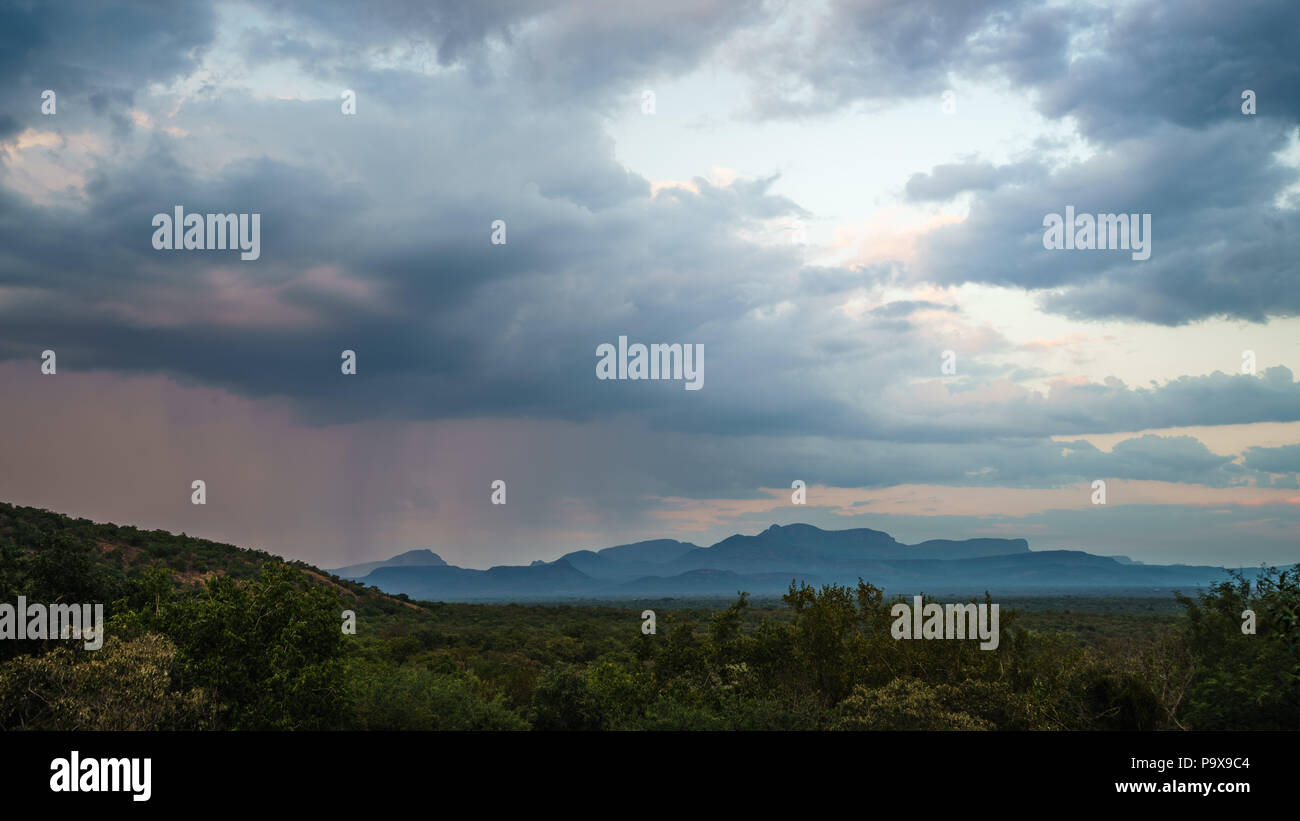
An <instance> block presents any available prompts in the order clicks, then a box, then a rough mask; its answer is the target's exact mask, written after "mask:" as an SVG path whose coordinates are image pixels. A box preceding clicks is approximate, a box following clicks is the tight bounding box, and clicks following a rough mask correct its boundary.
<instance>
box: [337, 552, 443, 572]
mask: <svg viewBox="0 0 1300 821" xmlns="http://www.w3.org/2000/svg"><path fill="white" fill-rule="evenodd" d="M446 566H447V563H446V562H445V561H443V559H442V557H441V556H439V555H438V554H437V553H434V552H433V551H432V550H428V549H427V548H426V549H422V550H408V551H406V552H405V553H399V554H397V555H396V556H394V557H393V558H391V559H386V560H384V561H382V562H362V563H361V564H350V565H348V566H346V567H336V568H334V569H333V570H327V571H325V572H327V573H333V574H334V575H335V576H338V577H339V578H340V579H360V578H362V577H363V576H365V575H366V574H368V573H371V572H373V571H375V570H378V569H379V568H381V567H446Z"/></svg>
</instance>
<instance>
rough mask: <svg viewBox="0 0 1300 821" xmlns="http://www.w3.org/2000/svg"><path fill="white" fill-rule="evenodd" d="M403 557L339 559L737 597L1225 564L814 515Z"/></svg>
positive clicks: (453, 585)
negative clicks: (1156, 559)
mask: <svg viewBox="0 0 1300 821" xmlns="http://www.w3.org/2000/svg"><path fill="white" fill-rule="evenodd" d="M412 552H415V551H412ZM425 552H426V553H427V552H428V551H425ZM407 555H409V554H403V556H407ZM429 555H432V556H434V557H435V558H437V556H436V554H432V553H430V554H429ZM398 558H401V557H394V559H391V560H389V561H387V562H377V563H375V562H372V563H367V564H363V565H353V566H352V567H350V568H344V569H347V570H353V571H356V570H357V569H358V568H365V567H367V565H375V566H374V567H373V568H372V569H371V570H370V571H369V572H367V573H366V574H364V575H361V576H349V577H346V578H353V579H355V580H357V581H360V582H363V583H365V584H370V585H374V586H375V587H378V588H379V589H380V590H382V591H384V592H385V593H389V594H398V593H405V594H406V595H408V596H410V597H412V598H416V599H426V600H447V601H473V600H494V599H548V598H636V597H646V596H656V597H661V596H680V595H693V596H734V595H736V593H737V592H738V591H740V590H745V591H747V592H749V593H752V594H756V595H757V594H774V593H783V592H785V590H786V589H787V588H788V587H789V584H790V582H791V581H805V582H808V583H809V584H825V583H830V582H835V583H841V584H854V583H856V582H857V580H858V578H862V579H864V580H866V581H870V582H871V583H873V584H875V585H877V586H878V587H884V588H885V589H887V590H890V591H891V592H902V591H912V592H916V591H920V590H922V589H925V590H927V591H934V590H935V589H936V588H942V589H944V590H958V589H960V590H971V591H974V590H981V591H982V590H985V589H987V590H990V591H997V590H1003V591H1012V590H1015V591H1021V592H1029V591H1044V592H1046V591H1059V590H1080V589H1087V588H1113V589H1134V588H1148V589H1151V588H1154V589H1162V588H1172V587H1181V588H1184V589H1190V588H1195V587H1203V586H1206V585H1209V584H1212V583H1214V582H1216V581H1219V580H1221V579H1223V578H1226V576H1227V571H1226V570H1225V569H1224V568H1221V567H1211V566H1190V565H1149V564H1142V563H1141V562H1134V561H1132V560H1131V559H1129V558H1128V557H1115V558H1112V557H1107V556H1097V555H1093V554H1091V553H1086V552H1083V551H1078V550H1048V551H1040V552H1034V551H1031V550H1030V549H1029V543H1028V541H1026V540H1025V539H1000V538H977V539H964V540H951V539H931V540H928V541H924V542H920V543H919V544H914V545H908V544H903V543H902V542H899V541H897V540H896V539H894V537H893V536H890V535H889V534H888V533H885V532H883V531H879V530H871V529H868V528H854V529H848V530H822V529H821V528H819V527H815V526H813V525H808V524H791V525H772V526H771V527H769V528H767V529H766V530H764V531H762V532H761V533H758V534H756V535H753V536H746V535H742V534H737V535H734V536H729V537H727V538H725V539H723V540H722V541H720V542H717V543H716V544H713V545H711V546H709V547H700V546H699V545H695V544H692V543H690V542H679V541H675V540H673V539H652V540H649V541H644V542H634V543H632V544H624V545H616V546H614V547H607V548H604V549H602V550H594V551H593V550H577V551H573V552H571V553H566V554H564V555H563V556H561V557H560V558H559V559H556V560H555V561H551V562H544V561H533V562H532V563H531V564H529V565H506V566H498V567H492V568H489V569H488V570H471V569H467V568H461V567H455V566H452V565H447V564H446V563H445V562H442V560H441V559H440V558H439V559H438V561H439V562H440V564H437V565H434V564H419V563H413V562H409V561H404V562H398V561H396V559H398ZM339 575H342V574H339Z"/></svg>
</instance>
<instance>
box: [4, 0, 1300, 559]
mask: <svg viewBox="0 0 1300 821" xmlns="http://www.w3.org/2000/svg"><path fill="white" fill-rule="evenodd" d="M1298 41H1300V6H1297V5H1296V4H1294V3H1290V2H1273V1H1271V0H1268V1H1266V0H1243V2H1237V3H1231V4H1227V3H1199V2H1190V3H1177V4H1175V3H1168V2H1148V1H1147V0H1135V1H1134V2H1102V3H1049V4H1046V5H1044V4H1042V3H1029V2H1005V1H1003V0H972V2H935V0H908V2H894V1H893V0H885V1H882V0H848V1H846V2H820V3H784V2H724V1H723V0H692V1H691V2H682V1H681V0H661V1H660V2H656V3H641V2H636V3H627V4H606V3H594V2H564V0H538V1H537V2H532V1H531V0H530V1H528V2H512V3H504V2H484V3H473V4H464V3H453V2H438V1H437V0H435V1H434V2H426V1H425V0H420V2H416V1H415V0H410V1H409V2H408V0H381V1H379V2H374V3H370V4H367V7H366V13H365V14H357V13H356V12H355V9H354V8H352V7H350V6H349V7H344V6H342V5H339V4H333V3H321V2H298V1H297V0H283V1H282V2H265V3H224V2H216V3H213V2H199V1H197V0H183V1H182V2H175V3H169V4H166V5H165V6H162V7H159V6H157V5H155V4H145V3H126V2H104V3H95V4H92V5H87V6H80V7H76V6H70V5H69V6H66V7H62V8H60V7H57V6H53V5H51V6H43V5H37V6H30V5H29V4H25V3H14V2H0V500H4V501H7V502H11V503H15V504H23V505H33V506H37V507H43V508H48V509H52V510H57V511H60V512H64V513H68V514H71V515H77V516H84V517H86V518H90V519H94V520H96V521H111V522H116V523H118V524H131V525H135V526H138V527H144V528H163V529H166V530H170V531H174V532H185V533H188V534H189V535H193V536H201V537H205V538H210V539H216V540H219V541H226V542H231V543H234V544H238V545H241V546H246V547H257V548H260V549H264V550H268V551H271V552H273V553H277V554H280V555H284V556H288V557H292V558H297V559H303V560H305V561H308V562H311V563H314V564H317V565H319V566H324V567H335V566H340V565H343V564H350V563H355V562H361V561H369V560H374V559H381V558H386V557H388V556H391V555H394V554H396V553H400V552H403V551H405V550H410V549H414V548H429V549H432V550H434V551H435V552H437V553H439V554H440V555H441V556H443V558H444V559H446V560H447V561H448V562H450V563H453V564H457V565H461V566H464V567H475V568H485V567H489V566H492V565H499V564H516V563H527V562H528V561H530V560H533V559H539V558H540V559H551V558H555V557H557V556H559V555H561V554H563V553H565V552H568V551H570V550H577V549H583V548H592V549H598V548H600V547H605V546H609V545H615V544H621V543H627V542H632V541H637V540H641V539H651V538H674V539H680V540H683V541H689V542H694V543H696V544H700V545H708V544H711V543H713V542H715V541H717V540H719V539H721V538H724V537H726V536H728V535H731V534H733V533H756V532H758V531H760V530H763V529H765V528H766V527H768V526H769V525H771V524H773V523H777V524H789V523H793V522H808V523H812V524H815V525H818V526H821V527H825V528H834V529H840V528H849V527H869V528H874V529H878V530H884V531H886V532H888V533H890V534H891V535H893V536H895V537H896V538H898V539H899V540H901V541H904V542H918V541H922V540H925V539H931V538H973V537H982V536H1004V537H1007V538H1025V539H1028V540H1029V543H1030V547H1031V548H1032V549H1036V550H1044V549H1076V550H1087V551H1090V552H1093V553H1099V554H1103V555H1127V556H1130V557H1132V558H1134V559H1137V560H1140V561H1147V562H1158V563H1188V564H1215V565H1226V566H1233V567H1250V566H1258V565H1259V564H1260V563H1271V564H1278V563H1283V562H1294V561H1297V560H1300V482H1298V474H1300V383H1297V381H1296V380H1297V370H1300V316H1298V314H1300V283H1298V282H1297V262H1296V260H1297V259H1298V258H1300V230H1297V229H1300V62H1298V61H1296V60H1295V58H1294V50H1295V44H1296V42H1298ZM46 91H52V92H53V95H52V97H51V95H46V94H45V92H46ZM1247 92H1249V93H1247ZM51 101H52V102H53V106H52V107H51V106H50V105H49V103H50V102H51ZM349 106H351V107H352V113H349V112H348V111H347V110H346V109H348V108H349ZM51 108H52V110H51ZM1248 109H1249V110H1248ZM177 206H181V207H183V209H184V212H185V213H198V214H208V213H222V214H225V213H235V214H258V215H260V254H259V255H258V256H257V258H256V259H248V260H245V259H241V256H240V254H239V252H238V251H231V250H200V249H188V250H179V249H166V248H163V249H159V248H157V247H155V246H156V242H155V241H154V237H155V227H154V226H155V223H154V219H155V215H158V214H166V215H171V214H172V213H173V209H174V208H175V207H177ZM1067 207H1068V208H1071V209H1072V211H1073V212H1075V213H1078V214H1133V215H1139V216H1140V215H1149V217H1150V220H1151V228H1150V234H1149V239H1150V257H1149V258H1147V259H1134V258H1133V257H1134V256H1135V255H1134V254H1132V253H1130V251H1129V250H1122V249H1091V250H1089V249H1068V248H1059V249H1058V248H1051V247H1048V246H1049V245H1050V244H1051V243H1049V242H1046V241H1045V231H1046V229H1045V227H1044V226H1045V224H1046V220H1047V218H1048V216H1049V215H1052V214H1065V213H1066V209H1067ZM498 221H499V222H498ZM620 337H626V338H627V341H628V344H629V345H630V344H633V343H638V342H639V343H643V344H650V343H661V344H681V345H683V346H691V348H690V349H693V350H697V351H698V350H702V351H703V358H702V362H703V365H702V370H701V371H700V373H699V376H698V389H687V388H688V386H687V384H686V383H687V381H688V380H685V379H659V380H646V379H619V378H613V379H604V378H600V376H601V368H600V363H601V361H602V358H603V354H600V353H599V351H601V350H602V348H601V346H603V345H611V346H617V345H618V343H619V339H620ZM695 346H702V348H699V347H695ZM46 351H53V352H54V354H55V365H54V369H53V370H54V372H53V373H47V372H45V371H46V370H48V367H47V357H46V355H45V352H46ZM344 351H352V352H354V354H355V363H356V367H355V373H344V370H345V369H344V367H343V365H342V364H341V363H342V360H343V352H344ZM195 480H201V481H203V482H204V486H205V494H206V496H205V503H204V504H201V505H199V504H193V490H192V488H193V484H192V483H193V482H194V481H195ZM498 481H499V482H503V483H504V487H505V503H504V504H494V503H493V496H494V491H493V483H494V482H498ZM795 482H802V483H803V484H804V486H805V493H806V496H805V498H804V499H803V501H802V503H796V499H795V498H794V491H793V490H792V486H793V483H795ZM1098 482H1102V483H1104V485H1103V486H1102V487H1104V503H1099V501H1098V500H1099V496H1098V490H1097V488H1098V487H1099V486H1098V485H1097V484H1096V483H1098ZM500 500H501V499H500V495H497V498H496V501H500Z"/></svg>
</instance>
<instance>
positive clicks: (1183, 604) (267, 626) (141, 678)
mask: <svg viewBox="0 0 1300 821" xmlns="http://www.w3.org/2000/svg"><path fill="white" fill-rule="evenodd" d="M19 595H24V596H26V597H27V598H28V600H29V601H37V602H42V603H50V602H56V601H58V602H78V603H91V602H104V603H106V605H107V607H106V611H107V613H108V614H109V621H108V626H107V630H106V639H105V642H104V646H103V648H102V649H100V650H97V651H87V650H84V649H83V648H82V646H81V644H80V643H78V642H69V641H52V640H35V641H16V640H9V641H0V727H3V728H10V729H12V728H30V729H209V728H210V729H420V730H424V729H457V730H466V729H492V730H515V729H518V730H524V729H530V728H531V729H539V730H555V729H569V730H596V729H670V730H676V729H849V730H873V729H972V730H974V729H1144V730H1153V729H1180V728H1181V729H1296V728H1297V725H1298V723H1300V700H1298V699H1300V641H1298V640H1297V637H1298V636H1300V631H1298V629H1297V614H1298V612H1300V573H1298V572H1297V570H1296V569H1294V568H1293V569H1289V570H1284V571H1281V572H1279V571H1276V570H1270V571H1268V572H1266V573H1264V574H1262V575H1261V576H1260V577H1259V578H1257V579H1249V580H1248V579H1246V578H1241V577H1238V578H1236V579H1234V580H1233V581H1231V582H1226V583H1223V584H1220V585H1218V586H1217V587H1215V588H1213V589H1211V590H1208V591H1204V592H1202V593H1200V594H1198V595H1196V596H1179V597H1178V598H1177V599H1176V600H1175V601H1174V602H1167V603H1161V602H1155V603H1153V602H1149V601H1146V602H1144V601H1143V600H1141V599H1130V600H1123V601H1120V600H1116V603H1118V604H1119V605H1120V606H1118V607H1115V608H1110V609H1098V608H1097V607H1095V606H1093V607H1088V606H1087V600H1082V601H1083V606H1080V605H1079V604H1078V603H1067V606H1066V607H1062V606H1061V600H1056V601H1055V602H1054V604H1049V605H1048V606H1046V607H1037V608H1032V609H1027V608H1026V609H1017V610H1016V611H1014V612H1008V611H1007V609H1006V608H1005V607H1004V609H1003V612H1002V618H1001V642H1000V646H999V647H998V649H997V650H995V651H982V650H980V649H979V648H978V644H977V642H974V641H897V640H895V639H893V638H892V637H891V635H890V629H889V628H890V623H891V621H892V619H891V618H890V616H889V608H890V604H891V603H892V601H891V600H890V599H888V598H887V597H885V596H884V595H883V594H882V592H881V591H880V590H878V589H876V588H875V587H873V586H872V585H871V584H869V583H867V582H860V583H859V584H858V586H857V587H856V589H854V588H847V587H841V586H834V585H832V586H828V587H825V588H821V589H814V588H811V587H806V586H801V587H795V586H792V587H791V589H790V591H789V593H788V594H787V595H786V596H785V597H784V598H783V599H782V600H781V601H780V602H767V603H764V602H752V601H750V599H749V598H748V597H747V596H745V595H743V594H742V595H740V596H739V597H738V598H737V599H736V601H735V602H733V603H732V604H731V605H730V606H728V607H726V608H725V609H723V608H718V607H712V608H711V607H708V606H706V605H703V604H701V605H698V606H697V605H694V604H691V603H686V604H683V603H681V602H661V603H658V604H657V605H651V606H653V607H656V609H657V615H658V632H657V633H656V634H655V635H645V634H643V633H642V631H641V618H640V612H641V607H640V606H638V607H637V608H634V609H633V608H628V607H627V606H615V605H584V606H575V605H568V606H524V605H475V604H445V603H428V602H411V601H408V600H406V599H405V597H401V596H398V597H390V596H386V595H383V594H382V593H380V592H379V591H377V590H375V589H374V588H365V587H362V586H360V585H357V584H354V583H352V582H347V581H342V580H339V579H336V578H333V577H328V576H326V575H324V574H322V573H321V572H320V571H318V570H316V569H315V568H311V567H309V566H307V565H305V564H302V563H296V562H294V563H285V562H283V561H280V560H278V559H276V558H275V557H273V556H270V555H269V554H266V553H259V552H256V551H249V550H242V549H239V548H234V547H231V546H228V545H221V544H216V543H213V542H208V541H204V540H201V539H194V538H190V537H187V536H185V535H180V536H175V535H172V534H169V533H164V532H161V531H152V532H146V531H140V530H137V529H135V528H129V527H116V526H113V525H99V524H94V523H92V522H88V521H86V520H75V519H69V518H66V517H63V516H59V515H56V514H53V513H49V512H46V511H40V510H34V509H31V508H20V507H13V506H9V505H2V504H0V602H7V603H10V604H12V603H14V602H15V600H16V597H17V596H19ZM1093 604H1094V605H1095V604H1096V602H1093ZM1157 605H1170V606H1157ZM1248 608H1249V609H1252V610H1254V611H1255V612H1256V614H1257V618H1258V625H1257V634H1256V635H1244V634H1243V633H1242V629H1241V625H1242V615H1241V614H1242V611H1243V610H1246V609H1248ZM344 610H352V611H354V612H355V613H356V618H357V631H356V635H345V634H344V633H343V631H342V630H341V625H342V623H343V622H342V617H341V613H342V611H344ZM1175 610H1176V611H1177V612H1175Z"/></svg>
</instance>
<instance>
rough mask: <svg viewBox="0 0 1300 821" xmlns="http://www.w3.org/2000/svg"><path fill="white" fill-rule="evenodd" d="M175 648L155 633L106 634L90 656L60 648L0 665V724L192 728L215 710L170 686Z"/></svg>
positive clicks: (195, 692)
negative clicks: (129, 636)
mask: <svg viewBox="0 0 1300 821" xmlns="http://www.w3.org/2000/svg"><path fill="white" fill-rule="evenodd" d="M175 667H176V648H175V646H174V645H172V643H171V642H170V641H168V640H167V639H166V638H164V637H163V636H160V635H157V634H153V633H150V634H146V635H143V636H141V637H139V638H137V639H132V640H123V639H119V638H116V637H114V636H108V637H107V638H106V639H105V640H104V646H103V647H102V648H101V649H99V650H97V651H94V652H88V651H84V650H80V649H72V648H68V647H60V648H57V649H55V650H52V651H51V652H49V653H46V654H44V655H40V656H21V657H19V658H16V659H14V660H12V661H10V662H9V663H7V664H5V665H2V666H0V727H6V728H9V729H28V730H194V729H205V728H209V727H212V726H213V718H214V716H215V713H216V705H214V704H213V703H212V702H211V700H210V699H209V698H208V695H207V693H205V692H203V691H202V690H200V689H197V688H195V689H190V690H185V689H182V688H180V687H178V686H177V685H176V683H175V678H174V672H175Z"/></svg>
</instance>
